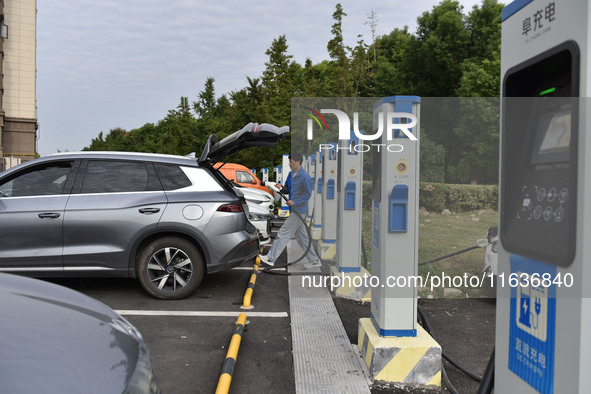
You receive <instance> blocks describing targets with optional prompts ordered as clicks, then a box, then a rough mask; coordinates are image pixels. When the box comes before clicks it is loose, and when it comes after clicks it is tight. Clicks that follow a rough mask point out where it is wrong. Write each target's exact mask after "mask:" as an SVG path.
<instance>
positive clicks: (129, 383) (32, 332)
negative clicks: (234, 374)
mask: <svg viewBox="0 0 591 394" xmlns="http://www.w3.org/2000/svg"><path fill="white" fill-rule="evenodd" d="M0 349H2V351H1V354H2V357H0V392H2V393H19V394H29V393H34V394H37V393H60V394H68V393H88V394H90V393H129V394H140V393H141V394H144V393H159V389H158V384H157V382H156V379H155V377H154V375H153V373H152V366H151V363H150V358H149V354H148V349H147V347H146V344H145V343H144V340H143V338H142V336H141V334H140V333H139V331H137V330H136V329H135V328H134V326H133V325H131V324H130V323H129V322H128V321H127V320H125V319H124V318H123V317H121V316H120V315H118V314H117V313H115V312H114V311H113V310H112V309H110V308H108V307H107V306H105V305H103V304H102V303H100V302H98V301H96V300H94V299H92V298H90V297H87V296H85V295H83V294H81V293H78V292H76V291H74V290H70V289H67V288H64V287H62V286H58V285H55V284H52V283H47V282H43V281H40V280H37V279H32V278H25V277H21V276H16V275H9V274H2V273H0Z"/></svg>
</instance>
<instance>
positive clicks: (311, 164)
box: [306, 155, 316, 225]
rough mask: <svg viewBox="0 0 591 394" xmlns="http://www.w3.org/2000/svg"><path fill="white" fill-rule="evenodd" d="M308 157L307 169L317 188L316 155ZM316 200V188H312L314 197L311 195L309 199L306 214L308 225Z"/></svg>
mask: <svg viewBox="0 0 591 394" xmlns="http://www.w3.org/2000/svg"><path fill="white" fill-rule="evenodd" d="M306 157H307V163H308V168H307V169H306V171H307V172H308V175H310V178H311V179H312V185H314V188H316V155H307V156H306ZM314 200H315V198H314V190H312V197H310V200H308V212H307V215H306V222H307V224H308V225H310V222H311V221H312V214H313V212H314Z"/></svg>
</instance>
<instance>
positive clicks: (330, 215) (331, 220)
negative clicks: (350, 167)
mask: <svg viewBox="0 0 591 394" xmlns="http://www.w3.org/2000/svg"><path fill="white" fill-rule="evenodd" d="M328 145H330V146H331V147H330V149H322V150H323V151H324V152H323V153H322V157H323V160H322V173H323V175H324V176H323V178H322V240H321V242H320V258H321V259H323V260H334V258H335V255H336V243H337V208H338V204H337V144H336V143H333V144H323V146H325V147H326V148H328Z"/></svg>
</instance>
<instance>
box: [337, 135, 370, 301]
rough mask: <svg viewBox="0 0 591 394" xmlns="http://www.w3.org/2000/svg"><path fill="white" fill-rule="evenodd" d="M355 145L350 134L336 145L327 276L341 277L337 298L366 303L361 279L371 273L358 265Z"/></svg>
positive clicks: (358, 161) (359, 161) (358, 158)
mask: <svg viewBox="0 0 591 394" xmlns="http://www.w3.org/2000/svg"><path fill="white" fill-rule="evenodd" d="M358 145H359V138H358V137H357V136H356V135H355V133H353V132H351V137H350V138H349V139H348V140H339V143H338V155H337V162H338V169H337V203H338V210H337V244H336V265H335V266H333V267H331V275H333V276H334V275H336V276H340V278H341V280H340V281H339V282H340V286H339V287H338V288H337V289H335V294H336V295H337V296H338V297H345V298H352V299H357V300H366V301H369V300H370V297H371V292H370V291H371V290H370V287H369V286H368V285H367V284H364V283H363V281H362V280H361V277H364V276H365V277H368V276H369V275H371V274H370V273H369V272H368V271H367V269H365V268H364V267H362V266H361V234H362V212H363V209H362V206H361V203H362V193H363V150H362V149H359V146H358ZM357 276H359V277H360V278H356V277H357Z"/></svg>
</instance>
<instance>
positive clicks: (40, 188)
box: [0, 162, 72, 198]
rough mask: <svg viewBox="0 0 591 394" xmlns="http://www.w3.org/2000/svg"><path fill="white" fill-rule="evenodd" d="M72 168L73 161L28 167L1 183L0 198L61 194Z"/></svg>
mask: <svg viewBox="0 0 591 394" xmlns="http://www.w3.org/2000/svg"><path fill="white" fill-rule="evenodd" d="M71 169H72V163H71V162H60V163H52V164H46V165H43V166H37V167H34V168H32V169H27V170H25V171H24V172H21V173H19V174H17V175H16V177H13V178H11V179H10V180H8V181H7V182H4V183H2V184H0V198H1V197H28V196H50V195H55V194H61V193H62V192H63V190H64V185H65V184H66V180H67V179H68V175H69V173H70V170H71Z"/></svg>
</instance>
